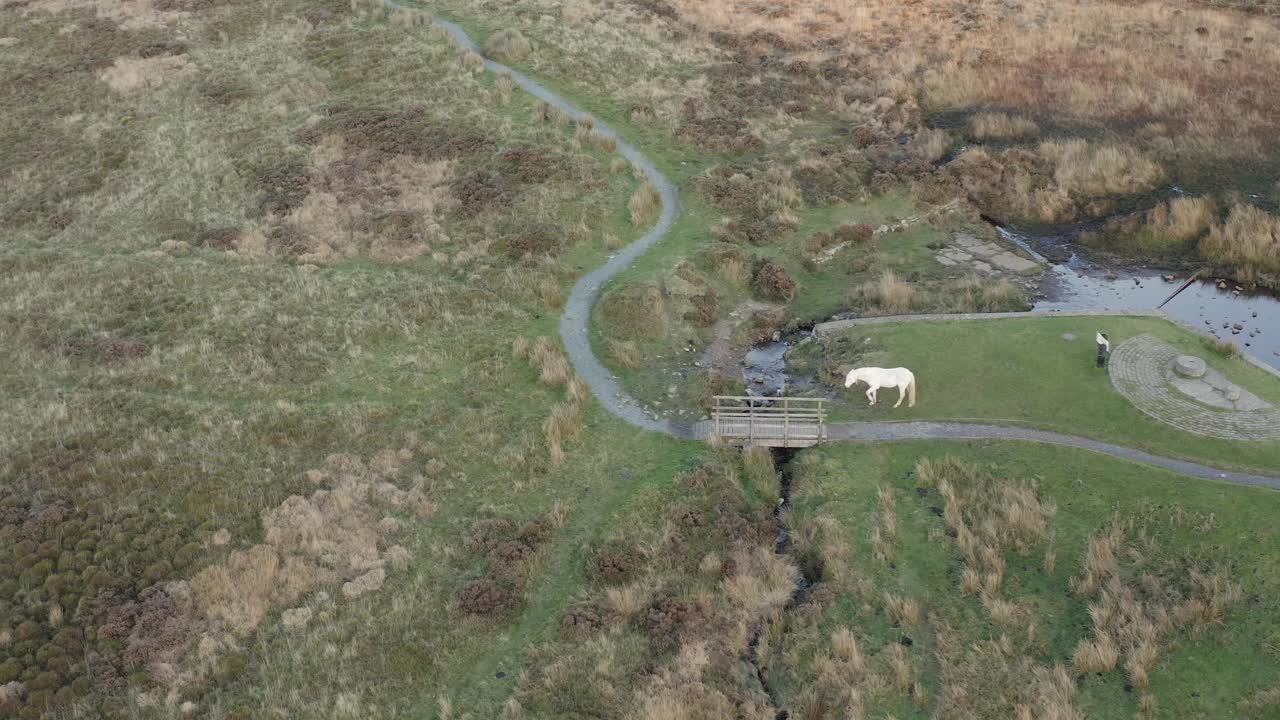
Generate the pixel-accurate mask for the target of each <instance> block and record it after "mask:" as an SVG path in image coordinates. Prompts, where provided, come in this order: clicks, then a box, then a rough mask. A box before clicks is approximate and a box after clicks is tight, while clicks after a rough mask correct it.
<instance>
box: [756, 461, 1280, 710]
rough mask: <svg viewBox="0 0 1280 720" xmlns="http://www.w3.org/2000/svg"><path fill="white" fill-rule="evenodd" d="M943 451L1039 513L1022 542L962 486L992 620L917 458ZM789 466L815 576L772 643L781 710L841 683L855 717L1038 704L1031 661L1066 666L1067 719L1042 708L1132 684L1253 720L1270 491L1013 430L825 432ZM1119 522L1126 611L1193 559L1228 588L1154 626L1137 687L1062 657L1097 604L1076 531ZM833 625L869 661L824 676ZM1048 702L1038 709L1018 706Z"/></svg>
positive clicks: (1165, 592)
mask: <svg viewBox="0 0 1280 720" xmlns="http://www.w3.org/2000/svg"><path fill="white" fill-rule="evenodd" d="M944 456H950V457H953V458H956V459H958V460H960V461H962V462H964V463H967V464H969V465H970V466H971V468H972V469H973V471H974V473H975V474H974V476H973V478H971V479H970V480H969V482H968V483H967V484H966V482H965V481H964V480H963V479H956V478H955V477H954V473H952V476H953V477H952V479H953V481H954V482H955V483H956V487H957V488H964V487H970V488H973V487H977V486H980V485H982V484H983V483H986V482H991V481H992V479H994V481H996V482H999V481H1012V483H1014V484H1015V485H1017V486H1020V487H1025V488H1031V491H1032V492H1033V493H1034V494H1035V495H1036V496H1037V497H1038V498H1039V501H1040V502H1041V503H1044V504H1045V505H1046V506H1050V507H1052V508H1055V511H1054V512H1051V513H1050V514H1049V518H1048V520H1047V523H1046V525H1045V527H1044V528H1043V529H1042V530H1041V532H1040V533H1039V534H1033V537H1023V538H1021V540H1022V541H1024V542H1023V545H1024V546H1023V547H1022V548H1021V550H1020V549H1019V548H1018V547H1017V544H1018V541H1019V538H1017V533H1016V531H1014V530H1012V529H1010V528H1009V527H1008V526H1007V525H1005V524H1004V523H1006V522H1007V516H1004V515H1003V511H1004V510H1007V509H1008V506H1007V505H1004V506H1001V505H999V504H997V505H993V506H989V507H988V506H985V505H984V503H986V502H997V503H999V502H1000V501H999V500H997V498H998V497H1000V496H990V497H988V496H981V497H982V499H980V500H976V501H974V500H972V499H967V500H962V501H961V505H962V506H963V507H962V510H961V514H962V515H963V516H964V517H965V518H966V519H967V520H969V522H970V523H971V524H972V523H974V522H975V520H976V519H977V518H984V519H985V522H988V523H992V527H990V528H987V530H995V535H994V536H990V537H1001V538H1004V544H1003V545H1001V546H1000V551H999V556H1000V558H1001V559H1002V561H1003V564H1002V566H1003V567H1004V568H1005V569H1004V571H1003V572H1004V575H1003V582H1002V584H1001V585H1000V590H998V591H996V592H992V593H986V594H988V595H990V596H991V597H993V598H999V599H1003V600H1007V601H1009V602H1012V603H1014V605H1015V607H1014V609H1013V610H1012V617H1011V618H1010V617H1007V616H1005V615H999V614H997V615H995V616H993V614H992V612H991V611H990V609H989V607H998V606H997V604H995V603H991V602H990V600H988V601H987V603H986V605H984V601H983V598H982V596H983V594H984V593H985V592H986V591H979V592H976V593H975V592H972V591H969V592H965V591H963V590H962V583H963V579H962V575H963V572H962V571H963V570H964V569H965V568H966V567H967V565H966V559H965V553H964V552H963V551H962V550H961V549H960V547H959V544H958V541H957V540H956V539H954V538H953V537H951V536H950V534H949V531H948V528H949V527H950V518H951V515H950V513H951V510H950V509H949V508H947V507H946V506H947V502H946V501H945V499H944V498H943V497H941V495H940V494H939V492H938V489H937V487H936V486H934V485H932V484H931V483H930V482H928V481H927V480H926V479H923V478H921V477H920V473H919V472H918V471H917V464H918V463H919V462H920V461H921V460H922V459H926V458H927V459H932V460H934V461H937V460H939V459H940V458H942V457H944ZM798 462H799V468H798V469H797V480H796V485H795V487H796V491H795V495H794V496H793V502H792V507H793V513H792V525H793V527H794V528H795V531H796V534H797V537H798V538H801V540H802V541H803V543H802V544H803V548H802V550H801V552H802V553H803V554H807V555H808V556H809V557H810V558H811V559H810V560H809V563H810V564H811V565H820V566H821V568H822V571H821V576H822V581H821V582H819V583H818V584H816V585H815V586H814V588H813V589H811V590H810V591H809V594H810V598H811V600H810V601H809V604H811V605H812V606H813V607H812V608H811V609H810V610H808V611H806V612H800V613H797V615H798V616H799V617H798V618H797V619H795V620H794V621H793V622H794V624H793V625H789V626H788V632H787V634H786V636H785V637H784V639H783V641H782V643H781V645H780V646H779V647H778V648H777V649H776V653H777V659H776V661H775V662H776V663H777V664H780V665H781V666H782V667H784V668H786V670H785V672H786V678H787V679H786V681H785V687H786V694H787V696H788V698H789V699H790V701H791V705H789V707H791V708H793V714H797V715H801V716H803V713H805V712H813V713H815V716H816V715H821V712H820V711H819V710H816V709H814V708H817V707H820V706H823V705H824V704H825V707H826V708H828V710H827V712H838V710H839V709H840V708H843V707H844V706H845V705H846V703H847V702H848V700H849V697H850V694H849V693H850V690H854V691H857V692H858V693H859V694H860V696H861V698H862V703H863V705H864V712H865V716H866V717H879V716H882V715H884V714H886V713H888V714H892V715H894V716H895V717H899V718H905V717H922V718H923V717H994V716H1002V715H1005V714H1007V713H1008V712H1009V711H1011V710H1012V707H1013V706H1016V705H1018V704H1027V705H1032V706H1035V705H1036V702H1038V701H1037V700H1036V699H1035V698H1036V696H1037V695H1040V688H1039V687H1038V681H1037V672H1041V671H1042V670H1043V669H1044V668H1052V667H1053V666H1054V665H1063V666H1064V667H1065V668H1067V669H1068V677H1069V678H1070V685H1071V686H1072V687H1071V688H1069V689H1068V690H1067V692H1065V693H1061V694H1060V695H1063V696H1065V698H1066V700H1068V701H1069V703H1068V704H1070V705H1071V706H1074V708H1075V709H1076V713H1078V714H1075V715H1070V714H1068V715H1057V717H1089V718H1129V717H1133V716H1134V715H1135V713H1139V709H1140V707H1142V705H1143V703H1144V698H1146V696H1148V695H1149V696H1151V697H1152V698H1153V700H1154V709H1153V710H1151V711H1147V712H1146V713H1145V714H1144V715H1143V716H1145V717H1178V718H1211V717H1250V718H1253V717H1265V716H1267V712H1269V710H1266V709H1265V706H1259V709H1258V710H1256V711H1250V709H1249V706H1248V705H1247V704H1243V703H1245V702H1247V701H1248V700H1249V699H1250V698H1251V697H1252V696H1253V695H1254V693H1256V692H1258V691H1261V690H1264V689H1265V688H1267V687H1270V686H1273V685H1274V684H1275V683H1276V681H1277V679H1280V649H1278V648H1277V641H1278V640H1280V625H1278V624H1277V622H1276V619H1277V617H1280V613H1278V612H1277V607H1276V594H1277V585H1276V583H1277V578H1278V577H1280V574H1278V573H1280V567H1277V564H1276V550H1277V543H1280V537H1278V536H1277V532H1276V525H1275V522H1274V515H1275V513H1276V511H1277V503H1280V499H1278V498H1277V496H1276V494H1275V493H1274V492H1270V491H1266V490H1257V489H1248V488H1238V487H1230V486H1226V485H1219V484H1215V483H1212V482H1201V481H1194V480H1190V479H1187V478H1183V477H1179V476H1177V475H1174V474H1172V473H1167V472H1163V471H1158V470H1153V469H1151V468H1147V467H1143V466H1140V465H1134V464H1128V463H1123V462H1117V461H1114V460H1111V459H1108V458H1104V457H1102V456H1098V455H1094V454H1092V453H1087V452H1080V451H1075V450H1067V449H1062V448H1053V447H1045V446H1036V445H1029V444H1019V443H1012V442H967V443H947V444H941V443H927V442H910V443H894V444H888V445H879V446H873V447H851V446H844V447H841V446H834V445H833V446H829V447H824V448H822V449H819V450H815V451H811V452H806V453H805V454H804V456H803V457H802V459H801V460H800V461H798ZM942 474H943V475H944V476H945V475H947V473H945V472H944V473H942ZM961 495H962V497H963V493H961ZM886 496H891V497H892V500H890V501H889V502H890V503H891V504H886V501H885V500H884V498H885V497H886ZM969 503H972V504H969ZM887 508H889V509H887ZM887 515H888V516H892V520H891V521H890V525H891V526H892V527H893V531H892V532H889V531H886V530H885V528H886V524H885V522H886V516H887ZM943 515H946V518H945V519H944V517H943ZM1115 519H1123V520H1125V521H1126V522H1128V523H1129V524H1130V525H1129V530H1128V533H1127V535H1126V537H1127V538H1129V539H1128V540H1127V541H1126V542H1128V543H1130V545H1129V546H1128V547H1126V548H1125V549H1124V550H1123V551H1122V554H1123V557H1120V558H1119V559H1118V563H1119V566H1120V569H1119V573H1118V575H1117V582H1118V583H1120V585H1129V584H1133V585H1134V588H1135V592H1136V593H1137V594H1136V597H1135V599H1134V602H1136V603H1138V604H1141V605H1142V606H1143V610H1142V611H1134V610H1132V609H1131V612H1140V613H1141V612H1145V613H1153V612H1155V611H1154V608H1155V607H1156V606H1159V605H1161V604H1168V603H1173V602H1175V601H1180V600H1182V599H1185V598H1187V597H1190V596H1192V595H1194V594H1195V592H1196V591H1195V590H1194V589H1192V588H1193V584H1194V583H1193V582H1192V580H1191V578H1192V577H1193V572H1200V573H1209V572H1213V571H1214V570H1215V569H1216V570H1217V571H1218V572H1221V573H1223V576H1224V577H1229V581H1227V582H1228V583H1229V584H1230V585H1232V586H1234V587H1235V588H1236V595H1235V599H1234V601H1233V602H1230V603H1229V604H1226V605H1224V607H1223V608H1222V609H1221V612H1220V614H1218V615H1215V616H1213V617H1212V618H1206V619H1205V622H1204V624H1203V625H1192V626H1187V627H1171V628H1169V629H1168V630H1167V631H1164V632H1163V633H1162V634H1161V635H1160V640H1159V641H1158V644H1159V646H1160V650H1159V654H1158V659H1157V660H1156V661H1155V663H1154V664H1153V665H1152V666H1151V669H1150V671H1149V685H1148V686H1147V687H1134V683H1133V678H1132V677H1130V676H1127V675H1126V671H1125V669H1124V662H1123V661H1122V662H1121V663H1120V665H1119V666H1118V667H1117V668H1116V669H1113V670H1107V671H1099V672H1087V673H1086V672H1080V671H1079V670H1078V669H1077V668H1075V667H1074V666H1073V663H1072V656H1073V654H1074V653H1075V651H1076V648H1077V646H1078V645H1079V643H1080V641H1081V640H1082V639H1088V638H1090V637H1091V636H1092V630H1091V626H1092V625H1093V621H1092V620H1091V619H1090V612H1089V610H1090V606H1091V605H1096V606H1102V605H1103V604H1104V603H1103V601H1102V600H1100V599H1099V598H1098V597H1097V596H1094V595H1091V594H1087V593H1082V592H1078V591H1076V590H1074V589H1073V586H1072V578H1080V577H1082V576H1083V575H1084V574H1085V573H1084V566H1085V560H1086V558H1087V556H1088V541H1089V539H1090V538H1091V537H1092V536H1095V534H1097V533H1099V531H1100V530H1102V529H1103V528H1105V527H1106V526H1107V525H1108V524H1109V523H1111V522H1113V520H1115ZM973 529H974V532H976V533H978V534H979V535H983V534H984V530H981V529H978V528H977V527H974V528H973ZM1050 553H1051V554H1053V556H1054V558H1055V560H1054V562H1053V563H1052V564H1051V565H1049V564H1046V560H1045V556H1046V554H1050ZM802 556H803V555H802ZM824 588H825V589H824ZM1139 588H1140V589H1139ZM886 594H891V595H894V596H897V597H900V598H910V599H913V600H915V601H916V602H917V603H918V606H919V608H918V611H919V620H918V621H917V622H916V623H907V622H898V623H895V622H894V620H893V618H892V617H890V613H889V612H888V610H887V609H886V601H885V597H886ZM1000 609H1003V608H998V609H997V613H998V612H999V610H1000ZM1155 614H1159V613H1158V612H1155ZM841 627H845V628H852V630H853V634H854V636H855V637H856V640H857V642H858V643H859V644H860V646H861V648H862V653H864V654H865V656H866V666H867V669H866V670H865V671H863V673H864V674H862V675H859V674H857V673H855V672H852V671H847V672H846V674H844V675H843V676H841V674H840V673H839V670H840V667H841V666H840V663H841V662H845V663H846V664H847V662H848V661H847V660H843V661H842V660H841V655H840V652H841V651H840V650H838V649H834V648H833V640H832V633H833V632H834V631H836V630H837V629H839V628H841ZM904 637H910V638H911V639H912V641H913V644H911V645H910V646H907V647H903V649H904V650H905V651H906V656H907V658H908V662H909V664H910V666H911V677H912V678H913V680H912V682H913V683H919V688H921V689H923V691H924V695H925V697H926V699H925V700H923V701H917V700H918V699H919V695H920V693H919V692H917V697H916V698H912V697H908V696H907V693H906V692H905V691H904V689H903V688H901V687H895V680H894V679H893V678H894V676H895V673H894V670H893V668H892V663H891V655H892V653H891V652H890V650H892V647H893V646H894V645H897V644H898V643H899V641H900V640H902V638H904ZM845 652H847V651H845ZM1038 669H1039V670H1038ZM1146 702H1150V701H1146ZM1059 711H1061V708H1059ZM1048 716H1054V715H1051V714H1049V709H1048V708H1046V707H1044V706H1039V707H1036V712H1035V714H1033V717H1048Z"/></svg>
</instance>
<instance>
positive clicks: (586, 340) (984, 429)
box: [383, 0, 1280, 489]
mask: <svg viewBox="0 0 1280 720" xmlns="http://www.w3.org/2000/svg"><path fill="white" fill-rule="evenodd" d="M383 3H384V4H385V5H386V6H388V7H390V8H392V9H395V10H405V11H410V12H422V11H421V10H420V9H418V8H413V7H409V6H407V5H401V4H399V3H398V2H395V1H394V0H383ZM432 22H433V23H434V24H435V25H437V26H439V27H441V28H442V29H444V30H445V31H446V32H447V33H448V34H449V36H450V37H451V38H452V39H453V41H454V42H455V43H457V45H458V46H459V47H461V48H462V49H463V50H471V51H473V52H475V53H476V54H478V55H481V57H483V55H482V54H481V52H480V48H479V46H477V45H476V43H475V41H473V40H472V39H471V36H469V35H468V34H467V32H466V31H465V30H463V29H462V27H461V26H459V25H457V24H456V23H453V22H449V21H448V20H443V19H440V18H436V17H433V18H432ZM484 65H485V68H486V69H487V70H489V71H491V72H494V73H506V74H509V75H510V76H511V79H512V81H513V82H514V84H515V85H516V86H517V87H519V88H520V89H522V90H524V91H525V92H527V93H529V94H530V95H532V96H534V97H536V98H538V99H539V100H542V101H544V102H546V103H548V104H550V105H553V106H555V107H557V108H559V109H560V110H562V111H564V112H566V113H569V114H570V115H572V116H580V115H588V114H589V113H587V112H585V111H583V110H582V109H581V108H579V107H578V106H577V105H574V104H573V103H571V102H569V101H568V100H565V99H564V98H562V97H560V96H559V95H557V94H555V93H554V92H552V91H550V90H548V89H547V88H546V87H544V86H543V85H542V84H541V83H539V82H538V81H537V80H534V79H533V78H530V77H529V76H527V75H525V74H524V73H521V72H519V71H517V70H513V69H512V68H510V67H508V66H506V65H503V64H502V63H500V62H497V61H495V60H491V59H489V58H484ZM595 128H596V130H598V131H599V132H600V133H602V134H603V135H605V136H606V137H609V138H612V139H614V140H615V141H617V147H618V152H619V153H620V154H621V155H622V156H623V157H625V158H626V159H627V160H628V161H630V162H631V164H632V165H633V166H634V167H635V168H636V169H637V170H640V171H642V172H643V173H645V175H647V176H648V178H649V180H650V181H651V182H652V183H653V185H654V187H655V188H657V190H658V194H659V196H660V197H661V199H662V210H661V212H660V213H659V215H658V219H657V221H656V222H655V223H654V225H653V226H652V227H651V228H649V230H648V231H647V232H646V233H645V234H644V235H643V236H641V237H640V238H639V239H637V240H635V241H634V242H632V243H631V244H629V245H627V246H626V247H624V248H622V249H621V250H619V251H618V252H617V253H616V254H615V255H613V256H611V257H610V258H609V260H608V261H607V262H605V263H604V264H603V265H601V266H600V267H598V268H596V269H594V270H592V271H591V272H589V273H587V274H586V275H583V276H582V277H581V278H579V279H578V282H577V283H576V284H575V285H574V286H573V290H572V291H571V292H570V294H569V299H568V301H567V302H566V303H565V308H564V313H563V314H561V316H560V338H561V340H562V341H563V342H564V347H565V352H566V354H567V355H568V357H569V361H570V362H572V363H573V367H574V369H575V370H576V371H577V373H578V375H579V376H581V377H582V380H583V381H584V382H585V383H586V384H587V387H589V388H591V393H592V394H593V395H594V396H595V397H596V399H597V400H598V401H599V402H600V404H601V405H603V406H604V407H605V409H607V410H608V411H609V412H611V413H613V414H614V415H616V416H617V417H619V418H621V419H622V420H624V421H626V422H627V423H629V424H631V425H633V426H635V427H638V428H641V429H644V430H650V431H654V432H661V433H665V434H667V435H670V436H673V437H677V438H681V439H686V440H696V439H700V437H699V433H698V432H697V428H696V426H695V425H694V423H691V422H682V421H676V420H673V419H671V418H660V417H657V418H656V417H653V416H651V415H649V414H647V413H646V412H645V411H644V409H643V408H642V407H641V405H640V403H639V402H638V401H637V400H636V399H635V398H633V397H631V396H630V395H628V394H627V393H626V392H625V391H624V390H623V389H622V386H621V385H620V384H618V382H617V379H616V378H615V377H614V376H613V374H612V373H610V372H609V370H608V369H607V368H605V366H604V365H603V364H602V363H601V362H600V360H599V358H597V357H596V355H595V353H594V352H593V350H592V348H591V335H590V321H591V308H592V306H594V305H595V302H596V300H597V299H598V298H599V296H600V289H601V287H602V286H603V285H604V284H605V283H607V282H608V281H609V280H610V279H612V278H614V277H615V276H617V275H618V274H619V273H621V272H622V271H623V270H626V269H627V268H628V267H630V266H631V263H633V262H635V260H636V258H638V257H640V255H642V254H643V253H644V252H645V251H646V250H648V249H649V248H650V247H652V246H653V245H654V244H655V243H657V242H658V241H659V240H661V239H662V238H663V237H665V236H666V235H667V232H668V231H669V230H670V229H671V227H672V225H673V224H674V223H675V219H676V212H677V209H678V204H679V195H678V193H677V192H676V187H675V185H674V184H672V182H671V181H670V180H669V179H668V178H667V177H666V175H664V174H663V173H662V171H661V170H659V169H658V167H657V166H656V165H654V163H653V161H651V160H650V159H649V158H648V157H646V156H645V155H644V153H642V152H640V150H638V149H637V148H636V147H635V146H634V145H632V144H631V143H629V142H627V141H626V140H625V139H624V138H622V137H620V136H619V135H618V133H617V131H615V130H614V129H613V128H611V127H609V125H608V124H606V123H604V122H601V121H600V120H599V119H596V120H595ZM831 437H832V438H833V439H844V440H852V441H892V440H905V439H930V438H937V439H977V438H981V439H1006V440H1023V441H1031V442H1041V443H1049V444H1053V445H1065V446H1068V447H1075V448H1081V449H1085V450H1090V451H1093V452H1099V453H1103V454H1106V455H1111V456H1113V457H1118V458H1122V459H1125V460H1130V461H1135V462H1141V463H1146V464H1149V465H1155V466H1157V467H1162V468H1166V469H1169V470H1173V471H1175V472H1179V473H1183V474H1186V475H1191V476H1194V477H1199V478H1206V479H1212V480H1220V481H1223V482H1230V483H1237V484H1243V485H1260V486H1264V487H1271V488H1276V489H1280V477H1269V476H1264V475H1252V474H1248V473H1236V472H1227V471H1223V470H1218V469H1215V468H1212V467H1209V466H1206V465H1200V464H1197V463H1192V462H1186V461H1183V460H1176V459H1173V458H1166V457H1162V456H1159V455H1152V454H1150V453H1146V452H1143V451H1141V450H1135V449H1132V448H1126V447H1122V446H1120V445H1113V444H1110V443H1105V442H1101V441H1097V440H1091V439H1089V438H1083V437H1077V436H1074V435H1064V434H1061V433H1053V432H1046V431H1042V430H1033V429H1028V428H1021V427H1015V426H1002V425H979V424H972V423H957V422H908V423H840V424H833V425H832V426H831Z"/></svg>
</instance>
